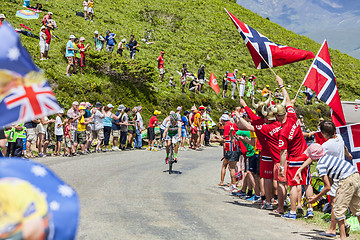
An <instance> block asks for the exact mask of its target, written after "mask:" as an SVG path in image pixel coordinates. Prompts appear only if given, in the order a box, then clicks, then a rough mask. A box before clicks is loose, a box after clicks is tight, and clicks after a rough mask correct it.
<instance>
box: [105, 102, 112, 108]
mask: <svg viewBox="0 0 360 240" xmlns="http://www.w3.org/2000/svg"><path fill="white" fill-rule="evenodd" d="M106 106H107V107H108V108H114V106H113V105H112V104H111V103H109V104H108V105H106Z"/></svg>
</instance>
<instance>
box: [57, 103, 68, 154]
mask: <svg viewBox="0 0 360 240" xmlns="http://www.w3.org/2000/svg"><path fill="white" fill-rule="evenodd" d="M63 114H64V110H62V109H61V110H60V111H59V112H58V114H57V116H56V119H55V136H56V145H55V156H60V150H61V143H62V141H63V136H64V129H63V125H64V124H65V123H66V122H67V121H66V120H65V121H64V122H63V121H62V119H61V117H62V115H63Z"/></svg>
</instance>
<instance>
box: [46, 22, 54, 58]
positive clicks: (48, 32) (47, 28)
mask: <svg viewBox="0 0 360 240" xmlns="http://www.w3.org/2000/svg"><path fill="white" fill-rule="evenodd" d="M52 28H53V27H52V25H51V24H48V25H47V26H46V30H45V34H46V42H45V52H44V58H45V59H49V51H50V42H51V33H50V30H51V29H52Z"/></svg>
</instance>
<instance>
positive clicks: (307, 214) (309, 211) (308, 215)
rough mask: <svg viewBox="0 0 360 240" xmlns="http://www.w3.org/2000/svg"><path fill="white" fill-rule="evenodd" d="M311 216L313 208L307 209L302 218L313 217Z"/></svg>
mask: <svg viewBox="0 0 360 240" xmlns="http://www.w3.org/2000/svg"><path fill="white" fill-rule="evenodd" d="M313 217H314V212H313V210H307V211H306V215H305V217H304V218H313Z"/></svg>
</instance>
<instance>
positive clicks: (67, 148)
mask: <svg viewBox="0 0 360 240" xmlns="http://www.w3.org/2000/svg"><path fill="white" fill-rule="evenodd" d="M71 125H72V118H71V117H69V116H67V122H66V125H65V128H64V138H65V150H64V152H65V155H64V156H65V157H66V156H68V157H72V156H73V155H72V149H71V147H72V142H73V139H72V137H71V135H72V134H71Z"/></svg>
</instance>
